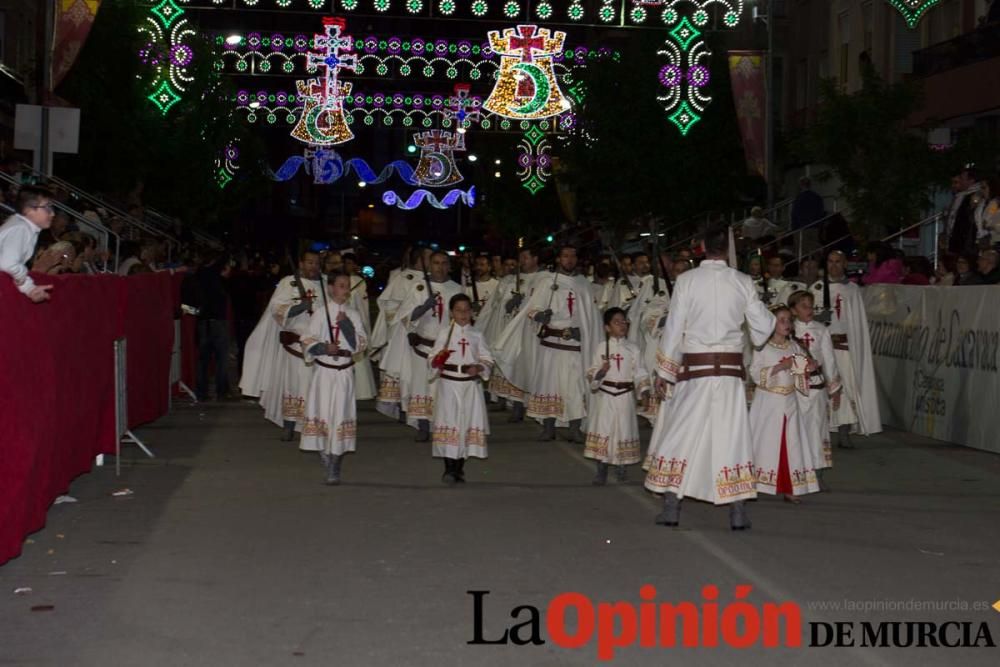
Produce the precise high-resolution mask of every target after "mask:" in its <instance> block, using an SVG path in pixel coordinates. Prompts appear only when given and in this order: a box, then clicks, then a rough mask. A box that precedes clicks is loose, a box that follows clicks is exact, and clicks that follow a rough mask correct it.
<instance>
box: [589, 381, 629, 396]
mask: <svg viewBox="0 0 1000 667" xmlns="http://www.w3.org/2000/svg"><path fill="white" fill-rule="evenodd" d="M605 387H610V388H611V389H617V390H618V391H609V390H607V389H605ZM633 389H635V383H634V382H602V383H601V386H600V387H598V391H603V392H604V393H605V394H609V395H611V396H621V395H622V394H627V393H629V392H630V391H632V390H633Z"/></svg>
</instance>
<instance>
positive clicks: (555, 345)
mask: <svg viewBox="0 0 1000 667" xmlns="http://www.w3.org/2000/svg"><path fill="white" fill-rule="evenodd" d="M541 343H542V347H551V348H552V349H554V350H566V351H567V352H579V351H580V348H579V347H574V346H572V345H561V344H559V343H550V342H549V341H547V340H543V341H542V342H541Z"/></svg>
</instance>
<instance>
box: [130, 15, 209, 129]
mask: <svg viewBox="0 0 1000 667" xmlns="http://www.w3.org/2000/svg"><path fill="white" fill-rule="evenodd" d="M149 13H150V16H147V17H146V19H145V20H144V21H143V23H142V24H141V25H140V26H139V34H140V35H145V36H146V43H145V45H143V47H142V48H141V49H140V50H139V59H140V60H141V61H142V62H143V64H144V65H147V66H148V67H149V68H150V70H151V71H152V76H151V77H150V79H151V80H150V84H149V89H150V93H149V94H148V95H147V96H146V99H148V100H149V101H150V102H152V103H153V105H154V106H156V108H157V109H159V111H160V113H162V114H163V115H166V114H167V113H169V111H170V109H171V108H172V107H173V106H174V105H175V104H177V103H178V102H180V101H181V99H182V98H183V93H185V92H187V88H188V86H189V85H190V84H191V82H192V81H194V77H193V76H192V75H191V73H190V71H189V67H190V65H191V63H192V62H193V61H194V50H193V49H192V48H191V46H190V45H189V44H188V43H187V41H188V40H190V39H192V38H193V37H194V36H195V35H196V32H195V30H194V28H192V27H191V23H190V22H189V21H188V19H187V18H183V17H182V15H183V14H184V9H183V8H181V7H180V6H179V5H178V4H177V3H176V2H175V1H174V0H160V2H159V3H158V4H156V5H154V6H153V7H151V8H150V10H149Z"/></svg>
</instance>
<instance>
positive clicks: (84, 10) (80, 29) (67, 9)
mask: <svg viewBox="0 0 1000 667" xmlns="http://www.w3.org/2000/svg"><path fill="white" fill-rule="evenodd" d="M48 1H49V2H54V3H55V5H56V20H55V34H54V35H53V36H52V72H51V74H52V90H55V89H56V86H58V85H59V83H60V82H61V81H62V80H63V78H64V77H65V76H66V73H67V72H69V70H70V68H71V67H73V63H74V62H76V57H77V56H78V55H79V54H80V49H82V48H83V43H84V42H86V41H87V35H88V34H90V26H92V25H93V24H94V18H95V17H96V16H97V9H98V8H99V7H100V6H101V0H48Z"/></svg>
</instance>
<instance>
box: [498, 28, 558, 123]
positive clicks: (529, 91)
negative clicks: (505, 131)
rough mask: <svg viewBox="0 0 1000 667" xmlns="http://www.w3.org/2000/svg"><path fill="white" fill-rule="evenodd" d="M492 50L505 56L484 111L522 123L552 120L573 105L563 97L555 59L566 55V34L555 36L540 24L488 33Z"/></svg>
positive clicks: (556, 33)
mask: <svg viewBox="0 0 1000 667" xmlns="http://www.w3.org/2000/svg"><path fill="white" fill-rule="evenodd" d="M488 35H489V41H490V48H491V49H492V50H493V51H494V52H495V53H497V54H499V55H500V56H501V60H500V72H499V73H498V75H497V81H496V84H495V85H494V86H493V92H491V93H490V96H489V98H487V100H486V102H485V103H484V104H483V108H484V109H486V110H487V111H489V112H491V113H494V114H496V115H498V116H503V117H505V118H516V119H521V120H534V119H539V118H549V117H550V116H557V115H559V114H562V113H565V112H566V111H569V109H570V102H569V100H567V99H566V96H565V95H563V92H562V89H561V88H560V87H559V82H558V81H557V80H556V76H555V72H554V71H553V66H552V59H553V56H555V55H556V54H558V53H561V52H562V49H563V42H564V41H565V39H566V33H564V32H561V31H556V32H555V33H552V32H551V31H550V30H549V29H548V28H539V27H538V26H536V25H519V26H517V27H516V28H506V29H505V30H504V31H503V33H501V32H500V31H497V30H492V31H490V32H489V33H488Z"/></svg>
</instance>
